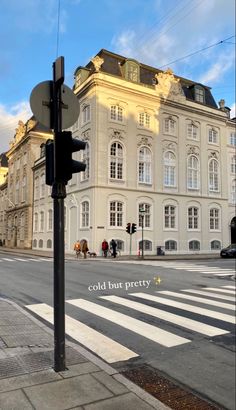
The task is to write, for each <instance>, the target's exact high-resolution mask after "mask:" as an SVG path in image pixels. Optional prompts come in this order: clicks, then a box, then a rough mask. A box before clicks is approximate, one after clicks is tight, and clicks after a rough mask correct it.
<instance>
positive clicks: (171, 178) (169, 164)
mask: <svg viewBox="0 0 236 410" xmlns="http://www.w3.org/2000/svg"><path fill="white" fill-rule="evenodd" d="M164 185H165V186H172V187H174V186H176V159H175V155H174V154H173V152H171V151H167V152H165V154H164Z"/></svg>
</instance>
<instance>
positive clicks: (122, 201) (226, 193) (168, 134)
mask: <svg viewBox="0 0 236 410" xmlns="http://www.w3.org/2000/svg"><path fill="white" fill-rule="evenodd" d="M74 92H75V94H76V95H77V97H78V100H79V103H80V117H79V119H78V121H77V123H76V124H74V126H73V127H72V131H73V136H74V137H75V138H76V137H77V138H80V139H83V140H86V141H87V143H88V144H87V149H86V151H85V152H82V153H79V154H76V157H77V158H78V159H79V158H83V160H84V161H85V162H86V163H87V169H86V171H85V172H84V173H80V174H76V175H74V176H73V179H72V180H71V181H70V182H69V184H68V186H67V193H68V195H67V198H66V200H65V211H66V212H65V214H66V231H65V243H66V251H71V252H73V244H74V242H75V241H76V240H77V239H83V238H85V239H87V241H88V244H89V248H90V250H94V251H96V252H97V253H99V254H100V253H101V243H102V241H103V239H104V238H106V239H107V240H108V241H111V239H112V238H114V239H115V240H116V241H117V242H118V247H119V249H120V250H121V252H122V253H124V254H128V253H129V249H130V236H129V235H128V234H127V233H126V224H127V223H128V222H131V223H132V222H133V223H136V224H137V227H138V229H137V233H136V234H134V235H132V254H137V252H138V249H139V248H140V246H141V238H142V229H141V221H142V216H141V213H140V211H141V210H144V211H145V214H144V217H143V219H144V248H145V253H149V254H156V252H157V247H158V246H164V247H165V251H166V253H181V254H182V253H196V252H200V253H206V252H207V253H208V252H211V251H212V252H216V253H219V249H220V248H221V247H223V246H225V245H228V244H229V243H230V241H231V240H233V241H234V238H235V235H236V234H235V232H236V224H235V219H234V218H235V202H236V198H235V196H236V193H235V192H236V181H235V166H236V165H235V164H236V157H235V148H236V133H235V120H231V119H230V117H229V114H230V110H229V109H228V108H227V107H225V105H224V101H223V100H221V101H220V107H218V106H217V105H216V103H215V101H214V98H213V97H212V94H211V91H210V88H209V87H206V86H205V85H203V84H198V83H196V82H194V81H191V80H188V79H184V78H180V77H177V76H175V75H174V74H173V72H172V71H171V70H167V71H165V72H163V71H160V70H158V69H156V68H153V67H149V66H147V65H145V64H141V63H139V62H137V61H136V60H133V59H129V58H125V57H123V56H120V55H117V54H114V53H111V52H109V51H106V50H101V51H100V52H99V53H98V54H97V56H95V57H94V58H93V59H92V60H91V61H90V62H89V63H88V65H87V66H86V67H78V69H77V70H76V71H75V86H74ZM42 164H43V163H42ZM37 166H38V167H39V173H41V172H43V168H40V164H39V163H36V164H35V177H36V170H37ZM42 166H43V165H42ZM37 177H39V175H38V176H37ZM37 177H36V178H37ZM34 213H35V214H38V216H35V218H36V221H37V220H38V221H39V218H43V219H42V220H43V221H45V223H44V227H45V229H44V231H43V230H42V229H41V231H40V232H39V231H38V232H37V231H36V230H34V238H33V239H34V245H35V247H39V244H40V247H42V248H44V249H47V248H48V247H49V246H48V244H50V245H51V242H50V240H52V232H51V228H52V224H51V221H52V201H51V198H50V196H48V195H45V196H44V200H43V198H42V200H41V203H40V202H39V201H38V202H37V203H36V202H35V207H34ZM40 213H41V217H39V215H40ZM43 213H44V217H43V216H42V215H43ZM38 224H39V222H38ZM36 226H37V224H36ZM46 227H47V228H46ZM41 228H43V223H42V224H41ZM40 241H41V242H40Z"/></svg>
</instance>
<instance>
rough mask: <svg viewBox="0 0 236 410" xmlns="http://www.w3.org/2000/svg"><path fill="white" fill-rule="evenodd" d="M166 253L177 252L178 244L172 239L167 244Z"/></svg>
mask: <svg viewBox="0 0 236 410" xmlns="http://www.w3.org/2000/svg"><path fill="white" fill-rule="evenodd" d="M165 250H166V251H177V242H176V241H173V240H172V239H170V240H168V241H166V242H165Z"/></svg>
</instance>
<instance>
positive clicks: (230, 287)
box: [222, 285, 236, 290]
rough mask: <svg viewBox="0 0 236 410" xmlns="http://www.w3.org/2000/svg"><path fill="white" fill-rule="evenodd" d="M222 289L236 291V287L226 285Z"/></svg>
mask: <svg viewBox="0 0 236 410" xmlns="http://www.w3.org/2000/svg"><path fill="white" fill-rule="evenodd" d="M222 288H227V289H234V290H235V289H236V287H235V286H232V285H225V286H222Z"/></svg>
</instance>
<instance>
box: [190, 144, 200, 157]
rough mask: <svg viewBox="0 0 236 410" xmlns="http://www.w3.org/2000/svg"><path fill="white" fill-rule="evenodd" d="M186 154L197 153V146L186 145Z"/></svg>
mask: <svg viewBox="0 0 236 410" xmlns="http://www.w3.org/2000/svg"><path fill="white" fill-rule="evenodd" d="M187 154H188V155H199V148H198V147H194V146H192V145H191V146H187Z"/></svg>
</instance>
